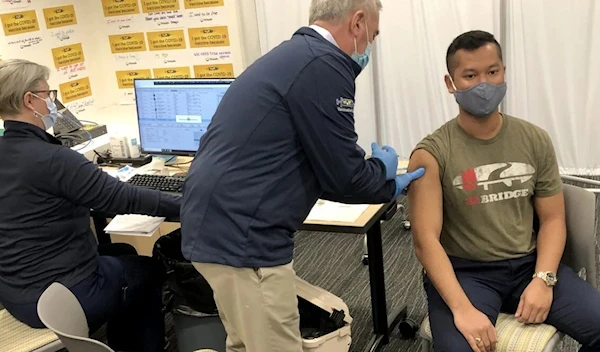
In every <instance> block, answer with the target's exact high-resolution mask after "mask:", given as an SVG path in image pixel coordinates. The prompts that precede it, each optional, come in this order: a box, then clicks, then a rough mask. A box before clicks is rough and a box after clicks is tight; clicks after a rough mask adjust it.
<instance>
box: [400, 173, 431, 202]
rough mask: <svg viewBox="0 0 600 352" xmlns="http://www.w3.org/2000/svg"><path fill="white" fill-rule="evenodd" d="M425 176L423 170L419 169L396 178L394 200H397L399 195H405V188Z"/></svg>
mask: <svg viewBox="0 0 600 352" xmlns="http://www.w3.org/2000/svg"><path fill="white" fill-rule="evenodd" d="M424 174H425V169H424V168H422V167H420V168H418V169H416V170H415V171H413V172H407V173H405V174H402V175H398V176H396V192H395V193H394V199H395V198H398V196H399V195H400V194H406V188H407V187H408V185H410V183H411V182H412V181H414V180H417V179H419V178H421V176H423V175H424Z"/></svg>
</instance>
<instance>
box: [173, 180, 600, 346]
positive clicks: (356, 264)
mask: <svg viewBox="0 0 600 352" xmlns="http://www.w3.org/2000/svg"><path fill="white" fill-rule="evenodd" d="M595 179H598V178H595ZM597 209H600V199H599V201H598V208H597ZM404 218H405V214H402V213H400V212H399V213H397V214H396V215H395V216H394V218H393V219H392V220H390V221H387V222H384V223H383V225H382V229H383V246H384V263H385V273H386V287H387V289H386V291H387V300H388V311H389V309H390V308H395V307H399V306H401V305H403V304H406V305H407V306H408V314H409V318H411V319H413V320H414V321H417V322H421V321H422V319H423V317H424V316H425V314H426V311H427V306H426V300H425V294H424V292H423V289H422V283H421V276H420V272H421V266H420V264H419V263H418V261H417V259H416V258H415V255H414V251H413V248H412V239H411V236H410V233H409V232H408V231H405V230H404V229H403V227H402V224H401V221H402V220H404ZM363 240H364V237H363V236H360V235H349V234H336V233H318V232H299V233H298V234H297V236H296V249H295V262H294V265H295V269H296V272H297V274H298V275H299V276H300V277H302V278H303V279H305V280H306V281H308V282H309V283H311V284H313V285H316V286H320V287H322V288H324V289H326V290H328V291H329V292H332V293H333V294H335V295H337V296H339V297H340V298H342V299H343V300H344V301H345V302H346V304H347V305H348V307H349V310H350V315H351V316H352V317H353V319H354V320H353V324H352V339H353V341H352V345H351V348H350V351H351V352H358V351H363V349H364V347H365V345H366V344H367V343H368V341H369V339H370V337H371V332H372V324H371V301H370V291H369V273H368V268H367V266H365V265H363V264H362V263H361V259H362V255H363ZM167 329H168V336H169V338H170V341H171V345H170V348H169V351H170V352H177V348H176V346H177V343H176V339H175V336H174V333H173V326H172V319H171V317H170V316H168V317H167ZM419 350H420V341H419V340H402V339H401V337H400V334H399V332H398V331H397V330H396V331H394V332H393V334H392V339H391V342H390V344H389V345H387V346H386V347H385V348H384V349H383V351H387V352H391V351H394V352H396V351H415V352H416V351H419ZM577 350H578V345H577V344H576V343H575V342H574V341H573V340H571V339H570V338H566V339H565V340H564V341H563V343H562V345H561V347H560V348H559V349H558V351H564V352H575V351H577Z"/></svg>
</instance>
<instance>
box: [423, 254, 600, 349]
mask: <svg viewBox="0 0 600 352" xmlns="http://www.w3.org/2000/svg"><path fill="white" fill-rule="evenodd" d="M450 261H451V262H452V266H453V267H454V271H455V272H456V276H457V278H458V281H459V283H460V285H461V286H462V288H463V290H464V291H465V293H466V294H467V296H468V297H469V300H471V303H472V304H473V305H474V306H475V308H477V309H478V310H480V311H481V312H482V313H484V314H485V315H487V316H488V318H489V319H490V320H491V321H492V323H494V325H495V324H496V319H497V318H498V314H499V312H501V311H502V312H505V313H510V314H514V313H515V311H516V309H517V306H518V304H519V299H520V298H521V294H522V293H523V291H524V290H525V288H526V287H527V285H529V283H530V282H531V280H532V279H531V277H532V276H533V273H534V270H535V261H536V256H535V254H531V255H528V256H526V257H523V258H518V259H511V260H503V261H499V262H492V263H481V262H473V261H469V260H464V259H458V258H450ZM557 278H558V283H557V284H556V286H555V287H554V300H553V302H552V306H551V307H550V312H549V314H548V319H546V322H545V323H546V324H550V325H552V326H554V327H556V328H557V329H558V330H559V331H562V332H564V333H565V334H567V335H569V336H571V337H572V338H573V339H575V340H577V341H578V342H579V343H580V344H582V348H581V349H580V350H579V351H580V352H591V351H600V291H598V290H596V289H595V288H593V287H592V286H591V285H590V284H588V283H587V282H585V281H584V280H582V279H581V278H579V276H577V274H576V273H575V272H574V271H573V270H572V269H571V268H569V267H567V266H566V265H563V264H561V265H560V268H559V269H558V273H557ZM424 287H425V292H426V293H427V299H428V305H429V319H430V323H431V332H432V335H433V345H434V349H435V351H444V352H445V351H452V352H462V351H465V352H467V351H469V352H470V351H472V350H471V348H470V347H469V344H468V343H467V340H466V339H465V338H464V337H463V335H462V334H461V333H460V332H459V331H458V329H456V326H455V325H454V318H453V315H452V312H451V311H450V309H449V308H448V306H447V305H446V303H445V302H444V301H443V300H442V298H441V296H440V295H439V294H438V292H437V290H436V289H435V287H434V286H433V284H432V283H431V281H430V280H429V279H428V278H427V276H424Z"/></svg>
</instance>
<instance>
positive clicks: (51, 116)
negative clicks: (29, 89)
mask: <svg viewBox="0 0 600 352" xmlns="http://www.w3.org/2000/svg"><path fill="white" fill-rule="evenodd" d="M33 96H34V97H36V98H38V99H42V100H44V101H45V102H46V107H47V108H48V115H42V114H40V113H39V112H37V111H35V110H34V113H35V114H36V116H39V117H41V119H42V123H44V127H45V128H46V130H49V129H50V128H51V127H52V126H54V124H55V123H56V119H57V118H58V114H59V113H58V108H57V107H56V104H54V102H53V101H52V99H50V97H48V98H42V97H39V96H37V95H35V94H34V95H33Z"/></svg>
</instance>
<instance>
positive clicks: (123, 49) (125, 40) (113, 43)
mask: <svg viewBox="0 0 600 352" xmlns="http://www.w3.org/2000/svg"><path fill="white" fill-rule="evenodd" d="M108 41H109V42H110V50H111V52H112V53H113V54H118V53H128V52H136V51H146V39H145V37H144V33H143V32H139V33H127V34H114V35H109V36H108Z"/></svg>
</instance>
